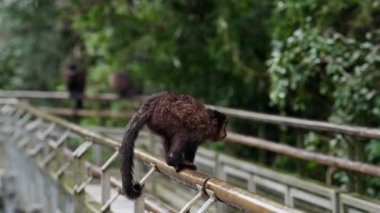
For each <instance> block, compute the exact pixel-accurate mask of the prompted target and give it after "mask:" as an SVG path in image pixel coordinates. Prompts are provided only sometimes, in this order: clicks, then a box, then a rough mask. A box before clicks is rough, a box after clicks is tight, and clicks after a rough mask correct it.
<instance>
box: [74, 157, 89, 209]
mask: <svg viewBox="0 0 380 213" xmlns="http://www.w3.org/2000/svg"><path fill="white" fill-rule="evenodd" d="M73 173H74V184H75V185H77V186H79V185H80V184H81V183H82V182H83V180H84V179H85V175H86V174H85V168H84V160H83V158H82V157H79V158H74V159H73ZM84 204H85V193H84V190H80V191H76V190H74V212H86V209H85V205H84Z"/></svg>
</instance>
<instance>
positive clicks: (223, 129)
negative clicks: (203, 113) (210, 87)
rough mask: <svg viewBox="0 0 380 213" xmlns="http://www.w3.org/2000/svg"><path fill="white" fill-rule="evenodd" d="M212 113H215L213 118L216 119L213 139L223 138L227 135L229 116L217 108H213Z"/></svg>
mask: <svg viewBox="0 0 380 213" xmlns="http://www.w3.org/2000/svg"><path fill="white" fill-rule="evenodd" d="M212 114H213V118H214V119H215V121H216V126H215V128H216V131H215V135H214V137H213V139H212V140H214V141H218V140H222V139H224V138H225V137H226V136H227V124H228V117H227V116H226V115H225V114H223V113H220V112H218V111H216V110H212Z"/></svg>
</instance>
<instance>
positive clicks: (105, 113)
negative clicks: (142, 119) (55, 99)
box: [40, 107, 135, 118]
mask: <svg viewBox="0 0 380 213" xmlns="http://www.w3.org/2000/svg"><path fill="white" fill-rule="evenodd" d="M40 109H42V110H43V111H45V112H47V113H50V114H53V115H59V116H74V115H76V116H82V117H92V116H96V117H103V118H130V117H132V116H133V114H134V113H135V112H134V111H129V112H128V111H127V112H125V111H123V112H120V111H111V110H89V109H80V110H75V111H74V110H73V109H70V108H49V107H41V108H40Z"/></svg>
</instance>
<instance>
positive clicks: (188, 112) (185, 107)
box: [149, 92, 211, 139]
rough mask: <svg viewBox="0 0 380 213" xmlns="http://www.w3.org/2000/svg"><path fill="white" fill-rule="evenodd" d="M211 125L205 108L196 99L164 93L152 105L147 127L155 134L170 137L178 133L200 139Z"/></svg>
mask: <svg viewBox="0 0 380 213" xmlns="http://www.w3.org/2000/svg"><path fill="white" fill-rule="evenodd" d="M210 125H211V123H210V116H209V114H208V113H207V110H206V107H205V106H204V105H203V104H202V103H201V102H199V101H198V100H197V99H195V98H193V97H191V96H189V95H182V94H175V93H169V92H164V93H161V95H160V97H159V99H158V100H157V102H156V104H155V105H154V109H153V113H152V116H151V119H150V122H149V127H150V128H151V129H152V130H153V131H155V132H156V133H158V134H160V135H162V136H164V137H171V136H173V135H175V134H178V133H180V132H186V133H191V134H192V135H197V136H198V137H200V139H202V138H203V135H199V134H202V133H204V132H207V131H206V130H207V128H209V126H210Z"/></svg>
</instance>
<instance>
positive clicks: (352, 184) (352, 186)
mask: <svg viewBox="0 0 380 213" xmlns="http://www.w3.org/2000/svg"><path fill="white" fill-rule="evenodd" d="M344 138H345V141H346V143H347V149H348V159H350V160H353V161H355V159H356V152H355V146H354V142H353V141H352V138H351V137H349V136H345V137H344ZM347 174H348V177H349V178H348V180H349V182H348V191H349V192H355V191H356V175H355V173H354V172H347Z"/></svg>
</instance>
